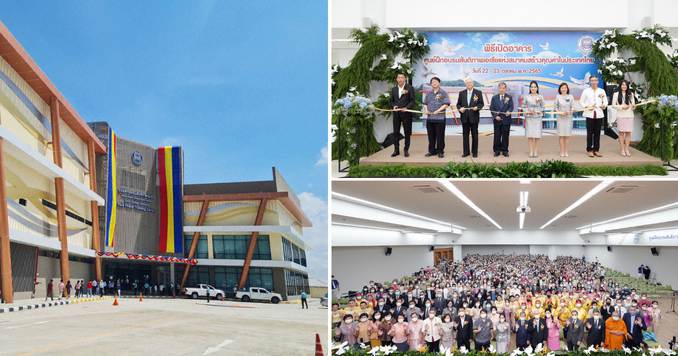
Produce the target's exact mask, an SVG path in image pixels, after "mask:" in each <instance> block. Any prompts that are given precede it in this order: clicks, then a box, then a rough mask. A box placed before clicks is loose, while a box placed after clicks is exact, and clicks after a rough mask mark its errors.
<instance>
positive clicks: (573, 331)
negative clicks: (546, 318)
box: [565, 309, 584, 351]
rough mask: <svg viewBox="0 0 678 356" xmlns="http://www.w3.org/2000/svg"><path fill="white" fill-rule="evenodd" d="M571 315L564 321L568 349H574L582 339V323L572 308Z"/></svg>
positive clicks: (577, 313)
mask: <svg viewBox="0 0 678 356" xmlns="http://www.w3.org/2000/svg"><path fill="white" fill-rule="evenodd" d="M571 315H572V317H571V318H570V319H567V321H566V322H565V335H566V337H565V341H566V342H567V350H568V351H576V350H577V349H578V348H579V345H581V342H582V340H583V339H584V323H583V322H582V321H581V319H579V312H578V311H577V310H576V309H575V310H572V314H571Z"/></svg>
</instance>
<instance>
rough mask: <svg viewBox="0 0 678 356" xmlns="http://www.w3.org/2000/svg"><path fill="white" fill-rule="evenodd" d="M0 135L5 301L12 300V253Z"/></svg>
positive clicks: (0, 255)
mask: <svg viewBox="0 0 678 356" xmlns="http://www.w3.org/2000/svg"><path fill="white" fill-rule="evenodd" d="M4 142H5V140H4V139H3V138H2V137H0V280H1V281H0V286H1V287H2V300H4V302H5V303H13V302H14V288H13V287H12V255H11V253H10V244H9V215H8V210H7V196H6V195H5V159H4V152H3V144H4Z"/></svg>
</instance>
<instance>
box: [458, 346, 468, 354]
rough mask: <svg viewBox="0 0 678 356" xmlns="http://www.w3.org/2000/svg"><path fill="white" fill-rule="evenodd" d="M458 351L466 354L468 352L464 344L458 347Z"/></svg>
mask: <svg viewBox="0 0 678 356" xmlns="http://www.w3.org/2000/svg"><path fill="white" fill-rule="evenodd" d="M459 353H461V354H464V355H466V354H467V353H468V350H467V349H466V346H462V347H460V348H459Z"/></svg>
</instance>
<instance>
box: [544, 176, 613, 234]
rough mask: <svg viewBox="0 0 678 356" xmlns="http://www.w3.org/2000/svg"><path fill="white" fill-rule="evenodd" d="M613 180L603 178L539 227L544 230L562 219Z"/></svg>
mask: <svg viewBox="0 0 678 356" xmlns="http://www.w3.org/2000/svg"><path fill="white" fill-rule="evenodd" d="M613 182H614V180H612V179H605V180H603V181H602V182H600V183H599V184H598V185H597V186H595V187H594V188H593V189H591V190H590V191H589V192H588V193H586V194H584V195H583V196H582V197H581V198H579V199H577V201H575V202H574V203H572V205H570V206H568V207H567V208H565V210H563V211H561V212H560V213H559V214H558V215H556V216H554V217H553V219H551V220H549V221H548V222H547V223H546V224H544V225H542V226H541V227H540V228H539V229H542V230H543V229H544V228H545V227H547V226H549V225H551V223H552V222H554V221H556V220H558V219H560V217H561V216H563V215H565V214H567V213H569V212H570V211H572V210H574V209H575V208H577V207H578V206H580V205H582V204H584V202H586V201H587V200H589V199H591V198H592V197H593V196H594V195H596V194H598V193H599V192H600V191H602V190H603V189H605V188H607V187H608V186H609V185H610V184H612V183H613Z"/></svg>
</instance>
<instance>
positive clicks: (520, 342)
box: [513, 312, 530, 351]
mask: <svg viewBox="0 0 678 356" xmlns="http://www.w3.org/2000/svg"><path fill="white" fill-rule="evenodd" d="M513 331H514V332H515V333H516V347H517V348H519V349H520V350H521V351H522V350H525V348H526V347H528V346H529V345H530V334H529V321H528V320H525V312H521V313H520V318H519V319H518V320H517V321H516V323H515V325H514V326H513Z"/></svg>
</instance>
